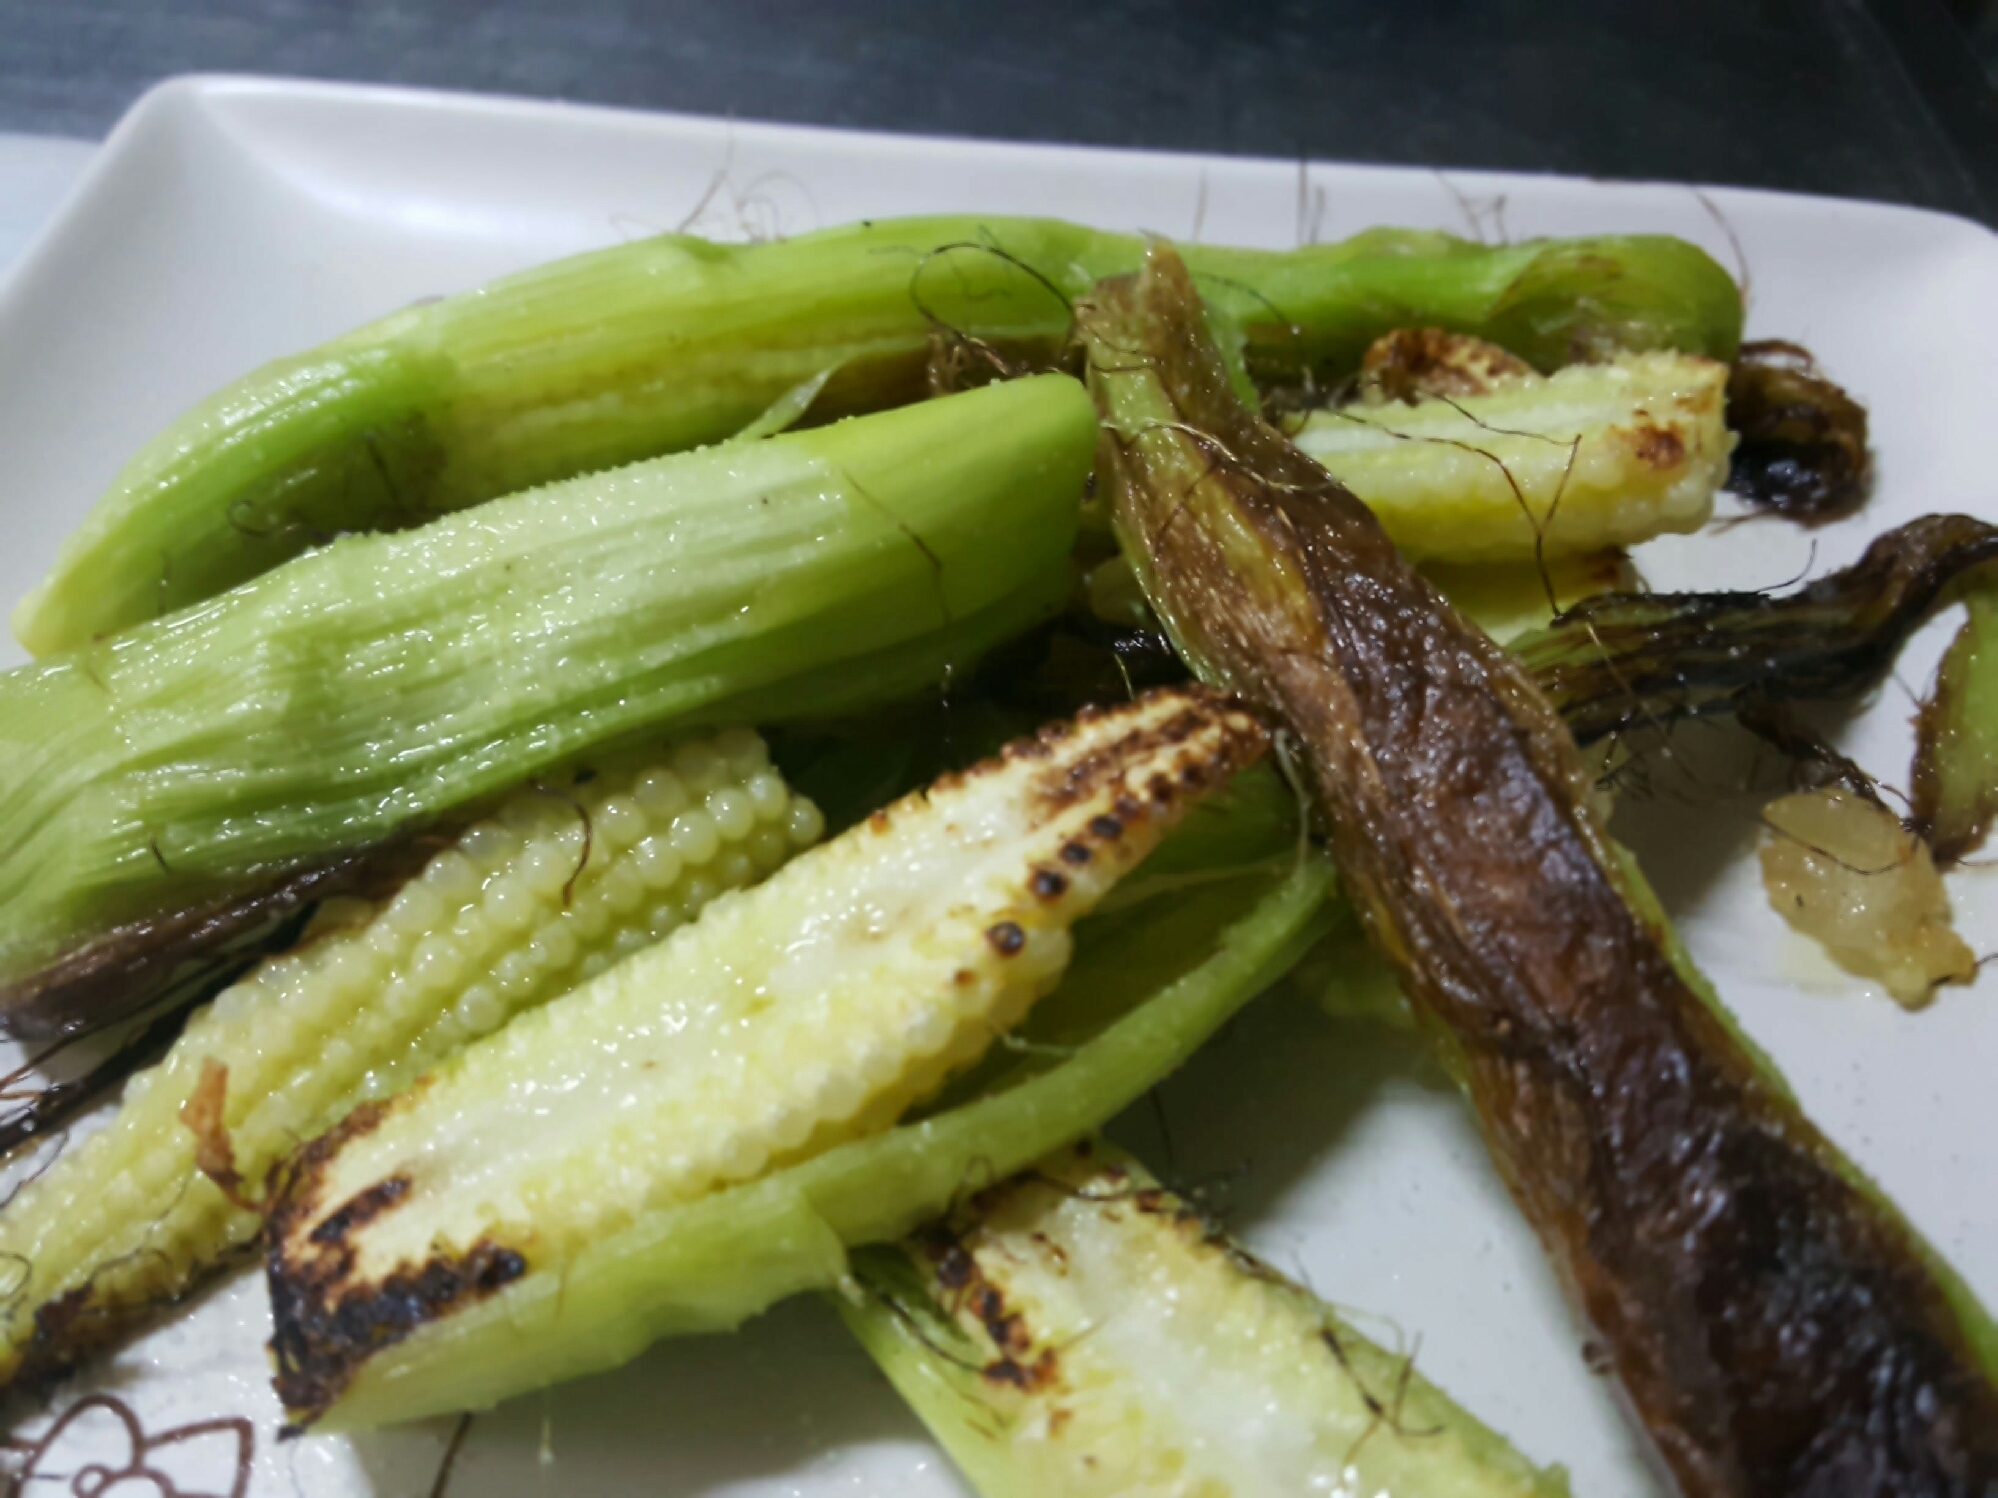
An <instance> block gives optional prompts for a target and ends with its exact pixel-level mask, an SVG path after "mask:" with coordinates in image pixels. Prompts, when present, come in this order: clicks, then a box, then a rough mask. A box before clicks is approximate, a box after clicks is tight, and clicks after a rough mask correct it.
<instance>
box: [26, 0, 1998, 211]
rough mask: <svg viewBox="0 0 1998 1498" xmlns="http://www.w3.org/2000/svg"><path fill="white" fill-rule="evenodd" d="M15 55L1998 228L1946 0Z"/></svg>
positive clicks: (751, 8)
mask: <svg viewBox="0 0 1998 1498" xmlns="http://www.w3.org/2000/svg"><path fill="white" fill-rule="evenodd" d="M1983 6H1984V0H1964V3H1962V4H1960V5H1959V9H1960V10H1962V11H1964V12H1965V13H1966V14H1969V13H1971V12H1975V11H1979V10H1980V9H1982V8H1983ZM1971 24H1973V25H1976V24H1980V23H1978V22H1976V21H1975V20H1974V18H1973V20H1972V22H1971ZM1984 34H1986V35H1987V36H1988V34H1989V32H1988V28H1987V30H1986V31H1985V33H1984ZM0 37H3V38H4V39H5V40H4V42H0V129H9V130H23V131H35V132H43V133H60V134H71V135H85V136H95V135H99V134H102V133H103V132H104V131H105V130H106V129H108V128H109V126H110V125H111V123H112V121H113V120H115V119H116V118H117V116H118V114H119V113H120V112H121V111H122V110H123V109H124V108H125V107H126V106H127V105H128V104H129V103H131V101H132V100H133V98H134V97H136V96H137V95H138V94H139V93H140V92H141V91H142V90H143V89H144V88H145V87H146V86H147V85H149V84H150V83H152V82H153V81H154V80H156V79H158V78H160V77H162V76H165V75H167V74H170V73H177V72H187V71H195V70H232V71H255V72H270V73H287V74H297V75H304V76H310V77H319V78H348V79H362V80H370V81H380V82H393V83H407V84H418V85H426V86H432V87H439V88H458V89H480V90H488V91H496V92H502V93H514V94H529V95H537V96H542V97H555V98H565V99H576V100H585V101H590V102H595V103H605V104H623V105H634V106H650V107H655V108H667V109H679V110H688V111H694V112H699V113H708V114H723V115H733V116H735V117H737V118H745V119H777V120H791V121H798V122H803V123H811V124H826V125H852V126H863V127H870V128H877V129H890V130H911V131H923V132H932V133H941V134H954V135H981V136H995V137H1003V138H1009V139H1030V140H1066V141H1080V142H1089V143H1094V144H1103V145H1143V146H1155V147H1162V148H1168V149H1171V148H1181V149H1199V150H1212V151H1222V152H1238V153H1250V154H1256V155H1269V156H1286V157H1287V156H1296V155H1299V154H1303V155H1309V156H1312V157H1318V158H1327V159H1345V160H1364V161H1384V162H1403V163H1423V164H1430V165H1438V166H1459V167H1499V168H1516V169H1529V170H1549V171H1560V172H1578V173H1585V174H1593V175H1598V176H1616V177H1665V178H1681V179H1694V180H1701V181H1710V182H1722V183H1735V184H1743V185H1751V186H1763V187H1782V188H1792V189H1797V190H1800V191H1806V192H1821V193H1840V194H1847V195H1851V196H1856V197H1867V198H1884V199H1890V200H1894V201H1899V202H1906V203H1917V204H1922V205H1925V206H1929V207H1934V208H1941V209H1945V210H1948V211H1951V212H1956V213H1963V214H1969V215H1971V216H1974V217H1979V218H1982V219H1984V220H1985V221H1986V222H1990V223H1998V89H1994V88H1993V86H1992V83H1991V81H1990V79H1989V78H1988V77H1987V76H1986V74H1985V73H1984V72H1983V71H1982V69H1981V68H1980V65H1979V63H1978V61H1977V57H1976V54H1975V53H1973V51H1972V50H1971V45H1970V40H1969V33H1968V32H1967V31H1966V30H1965V29H1964V28H1963V27H1962V26H1959V24H1958V23H1957V21H1955V20H1953V19H1952V17H1951V15H1950V13H1949V11H1948V10H1946V9H1945V8H1944V0H1815V3H1806V0H1671V3H1667V4H1663V5H1660V4H1656V3H1653V4H1649V5H1623V4H1604V3H1601V0H1595V3H1575V0H1561V3H1544V4H1533V3H1529V0H1485V3H1479V0H1386V3H1383V0H1325V3H1320V4H1309V3H1288V4H1270V5H1264V6H1260V7H1258V6H1249V5H1227V4H1218V3H1187V4H1178V5H1171V4H1163V3H1157V0H1105V3H1099V4H1095V5H1091V4H1088V3H1086V0H1015V3H1013V4H1010V5H990V4H983V5H969V4H963V3H958V0H926V3H921V4H916V3H906V0H832V3H821V4H815V5H813V4H796V3H781V0H709V3H701V0H655V3H649V4H648V3H645V0H205V3H199V4H186V3H183V4H177V5H176V4H171V3H169V4H161V3H160V0H39V3H37V0H0Z"/></svg>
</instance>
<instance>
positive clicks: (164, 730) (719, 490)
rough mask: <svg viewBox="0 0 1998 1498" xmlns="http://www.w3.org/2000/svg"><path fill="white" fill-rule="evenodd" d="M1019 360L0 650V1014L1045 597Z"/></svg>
mask: <svg viewBox="0 0 1998 1498" xmlns="http://www.w3.org/2000/svg"><path fill="white" fill-rule="evenodd" d="M1094 439H1095V419H1094V413H1093V411H1092V410H1091V408H1090V405H1089V402H1088V400H1087V398H1086V396H1085V395H1084V394H1083V392H1082V390H1081V388H1080V387H1079V386H1078V385H1077V384H1076V383H1075V382H1074V381H1073V380H1070V379H1068V378H1066V377H1064V376H1052V375H1051V376H1045V377H1041V378H1036V379H1029V380H1022V381H1014V382H1009V383H1007V384H1004V385H998V386H993V387H990V388H987V389H982V390H976V391H972V392H969V393H967V394H964V395H960V396H956V397H953V398H951V399H948V400H941V401H932V402H926V403H923V404H920V405H917V406H912V407H909V408H907V409H904V410H900V411H894V412H889V413H886V414H883V415H879V416H874V417H869V418H867V419H865V420H860V421H853V422H847V423H841V424H837V425H833V426H829V427H824V428H819V429H816V430H813V431H809V432H803V433H797V434H793V435H787V436H783V437H777V438H773V439H771V440H769V441H766V442H761V443H755V444H745V445H742V446H733V445H730V446H722V447H717V448H713V449H709V450H707V451H703V452H698V453H691V454H685V455H681V456H676V457H671V458H665V459H659V460H655V461H654V462H651V463H648V464H645V465H640V466H636V467H631V468H626V469H621V470H616V471H613V472H611V473H607V474H600V475H595V476H592V477H588V478H583V479H577V480H571V481H569V482H567V483H565V484H563V485H561V486H559V487H557V488H554V489H549V490H542V491H534V492H529V493H526V494H521V495H517V496H514V497H512V498H509V499H506V500H503V501H498V502H495V503H494V504H491V505H488V506H483V507H481V508H479V509H478V510H475V511H470V512H466V513H463V514H459V515H455V516H451V517H448V518H445V519H442V520H438V521H434V522H432V523H431V524H429V525H427V526H424V527H422V528H420V529H418V530H414V531H410V532H405V533H399V534H395V535H377V536H352V537H348V538H347V539H345V540H342V541H339V542H337V543H335V544H333V545H331V546H328V547H325V548H323V549H321V550H318V551H315V552H313V553H311V554H310V555H308V556H304V557H300V558H297V559H296V560H294V561H292V562H290V563H288V564H287V565H285V566H283V567H280V568H278V569H276V570H275V571H272V572H270V573H267V574H265V575H264V576H262V577H261V578H258V579H257V580H255V581H254V582H251V583H247V584H244V585H242V586H240V587H238V588H236V589H234V590H232V591H230V592H229V593H227V594H224V595H223V596H221V597H219V598H217V599H215V600H214V601H213V602H211V603H209V604H207V605H205V606H203V607H199V608H193V609H189V610H186V611H184V612H182V613H179V614H176V615H173V616H170V617H169V618H166V619H163V620H160V621H158V622H156V623H152V624H147V625H143V626H140V627H138V628H135V629H133V630H130V631H128V632H126V633H125V634H123V635H120V636H118V637H117V638H115V639H112V640H107V641H104V642H101V643H98V644H94V645H86V646H82V647H80V648H78V649H76V650H73V651H70V652H67V653H65V654H63V655H60V656H56V657H53V658H51V659H48V660H45V661H42V662H40V663H38V664H36V665H33V666H29V667H24V668H22V669H20V670H17V671H13V672H10V673H7V674H6V675H4V676H0V912H4V914H0V1016H3V1017H4V1020H5V1022H6V1023H8V1024H10V1025H11V1026H12V1028H13V1029H14V1030H15V1031H16V1032H17V1033H30V1032H33V1031H36V1030H39V1031H41V1032H43V1033H47V1032H51V1031H57V1030H61V1029H64V1028H66V1027H74V1026H76V1025H79V1024H82V1023H85V1022H88V1021H90V1020H93V1019H98V1018H103V1017H105V1015H106V1013H115V1012H123V1011H129V1009H130V1008H131V1007H133V1006H134V1005H135V1004H137V1003H138V1002H140V1001H142V1000H143V999H144V998H146V997H147V996H149V995H150V994H152V993H155V992H157V991H158V986H159V984H161V983H164V982H166V981H167V980H169V979H171V978H173V977H175V976H176V974H177V973H179V972H180V970H181V968H182V965H183V963H185V962H188V961H193V960H195V959H198V958H200V957H202V956H203V954H205V953H209V952H211V951H212V950H213V949H214V948H215V946H216V944H217V943H218V942H220V941H221V940H223V939H224V938H226V937H228V936H229V935H230V934H232V933H233V932H238V931H240V930H242V929H244V928H245V927H246V925H248V924H249V923H250V922H251V921H252V920H253V919H254V918H256V917H258V915H259V913H260V912H261V911H262V910H264V909H265V908H266V907H267V906H268V905H269V904H270V903H271V902H272V901H274V900H278V899H280V898H281V897H282V896H283V895H284V893H285V891H286V890H287V889H288V888H290V887H291V884H292V883H295V882H296V881H298V880H300V879H306V880H308V882H309V880H310V878H311V877H312V876H313V874H314V871H316V870H323V869H326V868H329V867H332V868H338V867H339V866H340V865H341V863H342V860H349V859H359V860H360V862H362V863H363V864H365V863H366V862H367V860H368V858H369V856H371V855H372V854H373V853H375V852H377V851H379V850H381V849H383V848H384V847H387V846H392V845H394V844H395V843H396V842H397V841H398V840H402V839H405V838H407V837H408V836H409V835H410V834H411V833H412V832H413V831H415V830H420V829H423V828H425V827H428V826H431V825H433V824H435V823H437V822H439V821H440V820H442V821H447V822H448V821H449V820H450V819H452V818H454V817H459V816H463V815H465V814H467V813H468V812H469V811H471V810H475V809H476V807H477V804H478V803H479V802H480V801H481V800H482V799H483V798H488V797H491V796H493V795H496V794H498V793H501V792H504V791H507V790H510V789H512V788H513V787H515V786H518V785H519V784H520V783H521V782H522V781H525V780H528V779H529V778H531V777H533V776H535V775H537V774H540V773H542V772H543V771H545V770H548V769H550V768H551V767H553V766H556V765H558V764H560V763H562V762H565V761H573V760H574V759H575V757H576V756H578V755H581V754H584V753H588V752H590V751H593V750H595V749H598V748H599V747H600V746H604V745H606V744H610V743H612V742H614V741H617V740H620V739H623V738H626V737H629V736H631V735H634V734H638V733H641V732H654V731H657V730H660V729H662V728H666V727H668V726H673V727H688V726H694V725H698V724H714V723H718V722H720V723H728V722H741V721H752V722H781V721H785V720H796V719H799V718H803V717H811V716H818V715H830V714H833V713H836V712H844V711H850V710H853V709H855V708H859V707H862V706H865V705H867V704H870V703H874V702H879V701H882V700H886V699H889V698H892V697H896V696H900V695H905V694H908V693H911V692H914V691H917V690H920V689H921V688H923V687H925V686H926V685H929V684H931V683H934V682H936V681H938V680H939V679H940V678H941V677H943V676H945V675H946V674H947V673H948V672H949V671H951V670H952V669H953V668H954V667H958V666H961V665H964V664H967V663H969V662H970V661H971V660H973V659H975V658H976V656H977V655H978V653H979V652H980V651H981V650H982V649H984V648H986V647H988V646H990V645H992V644H994V643H995V642H997V641H1000V640H1003V639H1007V638H1009V637H1011V636H1012V635H1014V634H1016V633H1018V632H1019V631H1020V630H1021V629H1022V628H1024V627H1026V626H1027V625H1029V624H1031V623H1032V622H1034V621H1035V620H1036V619H1038V618H1040V617H1043V616H1044V615H1045V614H1046V613H1048V612H1051V611H1052V610H1053V609H1054V608H1055V607H1057V606H1058V605H1059V602H1060V600H1061V597H1062V595H1063V592H1064V591H1065V588H1066V586H1067V552H1068V549H1069V546H1070V542H1071V540H1072V538H1073V535H1074V530H1075V524H1076V507H1077V504H1078V500H1079V497H1080V494H1081V491H1082V487H1083V483H1084V479H1085V476H1086V474H1087V472H1088V467H1089V460H1090V454H1091V448H1092V444H1093V442H1094Z"/></svg>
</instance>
